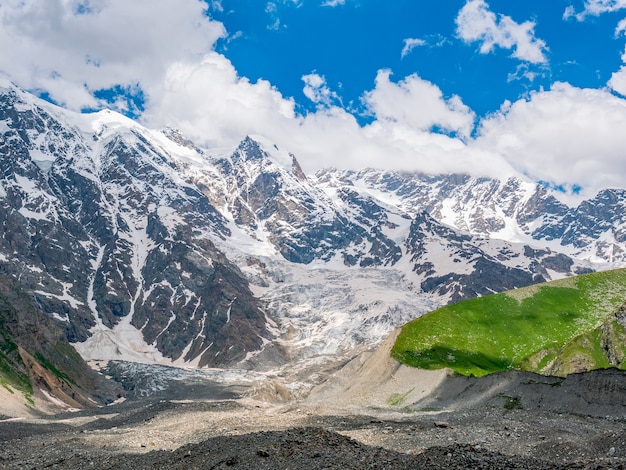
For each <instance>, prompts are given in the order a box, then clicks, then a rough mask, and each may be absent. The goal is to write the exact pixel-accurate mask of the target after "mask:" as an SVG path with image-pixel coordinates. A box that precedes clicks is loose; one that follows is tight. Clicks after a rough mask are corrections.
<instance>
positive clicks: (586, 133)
mask: <svg viewBox="0 0 626 470" xmlns="http://www.w3.org/2000/svg"><path fill="white" fill-rule="evenodd" d="M624 128H626V101H624V100H623V99H620V98H618V97H616V96H614V95H612V94H611V93H609V92H608V91H605V90H596V89H581V88H576V87H573V86H571V85H569V84H566V83H556V84H554V85H553V86H552V89H551V90H549V91H542V92H535V93H533V94H532V95H531V96H530V98H529V99H528V100H519V101H517V102H515V103H513V104H511V105H510V106H506V107H505V108H503V109H502V110H501V111H500V112H498V113H497V114H495V115H494V116H492V117H490V118H489V119H486V120H484V121H483V122H482V123H481V127H480V136H479V137H478V138H477V139H476V141H475V142H473V143H472V145H473V146H476V147H478V148H482V149H489V150H491V151H494V152H497V153H499V154H501V155H503V156H504V157H505V158H506V159H507V161H508V162H510V163H511V164H512V165H513V166H514V167H515V168H516V169H517V170H518V171H520V172H522V173H524V174H527V175H529V176H530V177H531V178H532V179H534V180H543V181H549V182H552V183H555V184H557V185H563V186H565V187H567V186H570V187H571V186H572V185H574V184H577V185H580V186H582V187H583V188H584V189H585V190H586V192H587V195H591V194H593V193H594V192H595V191H597V190H599V189H601V188H603V187H623V184H624V178H625V177H626V160H625V159H624V149H625V148H626V134H624V132H623V129H624Z"/></svg>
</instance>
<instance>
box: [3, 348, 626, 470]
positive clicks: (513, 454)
mask: <svg viewBox="0 0 626 470" xmlns="http://www.w3.org/2000/svg"><path fill="white" fill-rule="evenodd" d="M387 347H388V344H387V345H385V344H383V345H382V346H381V348H379V349H378V350H377V351H374V352H373V353H368V354H365V355H360V356H359V357H357V358H355V359H354V360H352V361H349V362H347V363H345V364H342V365H341V366H340V367H338V368H336V369H335V370H334V371H332V373H329V375H328V376H326V377H324V379H323V380H319V382H318V384H317V385H316V386H315V387H313V388H312V389H311V390H309V392H310V393H306V394H302V393H300V392H298V393H293V394H291V395H290V394H289V390H290V388H289V387H288V386H287V384H288V383H289V380H293V379H294V377H283V378H279V379H280V380H279V379H277V378H276V377H274V378H272V379H271V380H268V381H267V383H264V384H258V383H257V384H250V383H248V384H247V385H245V384H241V383H239V384H235V383H223V382H222V383H218V382H215V381H210V380H209V381H205V382H202V381H201V380H199V379H198V377H197V376H194V377H193V380H184V378H183V379H181V376H180V374H178V372H177V374H178V375H177V376H176V377H175V378H172V379H168V378H167V377H169V376H170V375H168V374H161V372H163V371H160V372H159V373H158V374H157V373H156V372H155V371H152V370H150V369H146V371H145V372H144V373H143V376H141V377H140V374H139V373H138V372H135V373H133V374H130V375H129V374H126V375H125V376H124V377H125V378H124V380H123V383H124V384H125V387H127V390H128V392H129V393H128V399H127V400H126V401H125V402H123V403H119V404H116V405H111V406H108V407H105V408H99V409H94V410H85V411H73V412H64V413H59V414H55V415H41V416H34V415H27V414H23V413H22V414H19V413H18V414H14V415H12V416H13V417H9V416H1V415H0V469H41V468H65V469H85V468H93V469H117V468H134V469H148V468H150V469H170V468H173V469H176V468H180V469H183V468H184V469H194V468H198V469H199V468H202V469H205V468H206V469H210V468H215V469H219V468H239V469H303V468H309V469H322V468H333V469H367V468H373V469H405V468H406V469H408V468H411V469H415V468H418V469H419V468H425V469H444V468H445V469H461V468H471V469H481V468H482V469H492V468H498V469H502V468H519V469H541V468H576V469H583V468H584V469H600V468H602V469H604V468H606V469H608V468H613V469H618V468H626V373H624V372H622V371H617V370H606V371H596V372H591V373H585V374H577V375H571V376H569V377H568V378H566V379H563V378H557V377H542V376H537V375H534V374H529V373H522V372H509V373H504V374H494V375H492V376H487V377H483V378H481V379H476V378H467V377H457V376H452V375H450V374H449V373H447V372H445V371H420V370H416V369H411V368H406V367H405V366H401V365H400V364H398V363H395V362H394V361H393V360H392V359H391V358H390V357H389V355H388V353H387V352H385V348H387ZM109 373H113V371H112V370H109ZM159 377H165V378H162V379H161V378H159ZM157 379H158V380H157ZM300 379H302V377H300ZM168 380H169V382H168ZM281 380H283V382H282V385H281ZM148 389H152V390H158V393H153V394H149V393H147V390H148ZM131 391H132V393H131Z"/></svg>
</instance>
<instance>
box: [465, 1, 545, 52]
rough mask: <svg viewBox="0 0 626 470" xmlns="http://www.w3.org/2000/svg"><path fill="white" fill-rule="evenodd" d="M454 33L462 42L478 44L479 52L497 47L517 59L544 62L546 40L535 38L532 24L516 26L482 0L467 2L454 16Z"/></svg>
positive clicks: (516, 24)
mask: <svg viewBox="0 0 626 470" xmlns="http://www.w3.org/2000/svg"><path fill="white" fill-rule="evenodd" d="M456 25H457V34H458V35H459V37H460V38H461V39H463V40H464V41H465V42H468V43H470V42H480V43H481V46H480V49H479V50H480V53H481V54H488V53H490V52H492V51H493V49H494V48H495V47H496V46H498V47H501V48H503V49H513V54H512V56H513V57H515V58H516V59H519V60H523V61H526V62H532V63H535V64H539V63H545V62H546V61H547V59H546V56H545V52H546V51H547V50H548V48H547V46H546V43H545V41H543V40H542V39H539V38H537V37H535V23H534V22H532V21H525V22H524V23H521V24H520V23H516V22H515V21H514V20H513V19H512V18H511V17H509V16H505V15H499V16H498V15H496V14H495V13H493V12H492V11H491V10H490V9H489V5H488V4H487V2H485V0H469V1H468V2H467V3H466V4H465V6H463V8H462V9H461V10H460V11H459V14H458V15H457V17H456Z"/></svg>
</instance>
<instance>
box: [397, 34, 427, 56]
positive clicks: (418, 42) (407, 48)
mask: <svg viewBox="0 0 626 470" xmlns="http://www.w3.org/2000/svg"><path fill="white" fill-rule="evenodd" d="M426 44H427V43H426V41H424V40H423V39H417V38H407V39H405V40H404V47H403V48H402V52H401V54H400V56H401V57H402V58H403V59H404V57H405V56H406V55H408V54H410V53H411V51H412V50H413V49H415V48H416V47H418V46H425V45H426Z"/></svg>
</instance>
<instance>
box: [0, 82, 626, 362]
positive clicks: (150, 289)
mask: <svg viewBox="0 0 626 470" xmlns="http://www.w3.org/2000/svg"><path fill="white" fill-rule="evenodd" d="M0 171H1V173H0V220H2V236H1V237H0V269H1V270H2V272H3V273H4V274H6V275H7V276H8V277H9V278H10V279H12V281H13V282H15V283H16V284H17V285H19V287H20V288H21V289H23V290H24V291H25V292H26V293H27V294H28V295H29V296H30V297H31V298H32V299H33V300H34V302H36V304H37V305H38V306H39V307H40V308H41V310H42V311H43V312H45V314H47V315H48V318H50V320H51V321H52V322H53V323H54V324H55V325H57V326H58V327H59V328H61V329H62V330H63V331H64V332H65V335H66V338H67V340H68V341H69V342H71V343H72V344H73V345H74V346H75V347H76V349H77V350H78V351H79V352H80V354H81V355H82V356H83V358H85V359H115V358H124V359H131V360H135V361H141V362H159V363H164V364H175V365H181V366H182V365H184V366H199V367H202V366H235V365H239V366H245V367H257V368H261V367H273V366H277V365H281V364H285V363H289V362H290V361H295V360H298V361H305V362H306V361H314V360H316V359H315V357H317V356H319V355H325V354H330V355H332V354H337V353H341V352H345V351H350V350H352V349H354V348H355V347H358V346H359V345H363V344H368V345H371V344H373V343H375V342H376V341H379V340H381V339H382V338H384V337H385V335H386V334H387V333H388V332H389V331H390V330H391V329H392V328H394V327H396V326H399V325H400V324H402V323H404V322H406V321H408V320H409V319H411V318H413V317H415V316H418V315H420V314H422V313H424V312H426V311H428V310H430V309H432V308H433V307H436V306H438V305H441V304H443V303H447V302H450V301H455V300H459V299H462V298H467V297H473V296H477V295H485V294H488V293H491V292H497V291H502V290H505V289H511V288H516V287H522V286H526V285H529V284H532V283H536V282H541V281H544V280H550V279H554V278H559V277H565V276H570V275H573V274H576V273H581V272H585V271H589V270H593V269H604V268H608V267H611V266H621V265H623V264H624V263H625V261H626V258H625V256H626V255H625V254H624V253H625V252H624V248H625V247H626V243H625V235H624V233H625V231H624V226H625V224H624V215H623V214H624V211H623V210H620V209H622V208H623V206H624V204H626V191H622V190H606V191H604V192H602V193H600V194H598V196H597V197H596V198H594V199H592V200H589V201H585V202H583V203H582V204H580V205H579V206H577V207H568V206H566V205H564V204H562V203H560V202H559V201H558V200H557V199H556V198H554V197H553V196H552V195H551V194H550V192H549V191H548V190H547V189H546V188H544V187H542V186H541V185H537V184H533V183H531V182H528V181H526V180H524V179H523V178H517V179H515V178H512V179H508V180H506V181H498V180H493V179H486V178H473V177H470V176H466V175H440V176H429V175H422V174H415V173H397V172H395V173H394V172H384V171H378V170H362V171H359V172H355V171H338V170H333V169H327V170H324V171H320V172H318V173H317V174H316V175H305V174H304V172H303V171H302V169H301V167H300V165H299V164H298V161H297V158H296V156H294V155H292V154H291V153H289V152H288V151H285V150H282V149H279V148H278V147H277V146H276V145H274V144H273V143H271V142H267V141H266V140H265V139H263V138H261V137H256V136H253V137H246V138H244V139H243V140H242V142H241V143H240V144H239V145H238V146H237V147H236V148H233V149H227V150H220V151H215V150H209V149H200V148H198V147H197V146H196V145H195V144H194V143H192V142H190V141H188V140H187V139H185V137H184V136H182V135H181V134H180V133H178V132H177V131H175V130H173V129H166V130H164V131H152V130H149V129H146V128H144V127H142V126H140V125H139V124H137V123H136V122H134V121H131V120H129V119H127V118H124V117H123V116H120V115H118V114H115V113H112V112H108V111H102V112H98V113H93V114H74V113H70V112H67V111H64V110H62V109H60V108H58V107H55V106H53V105H51V104H49V103H46V102H44V101H41V100H39V99H37V98H35V97H33V96H32V95H29V94H27V93H25V92H23V91H21V90H19V89H17V88H15V87H14V86H12V85H11V84H8V83H4V84H2V86H0Z"/></svg>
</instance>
